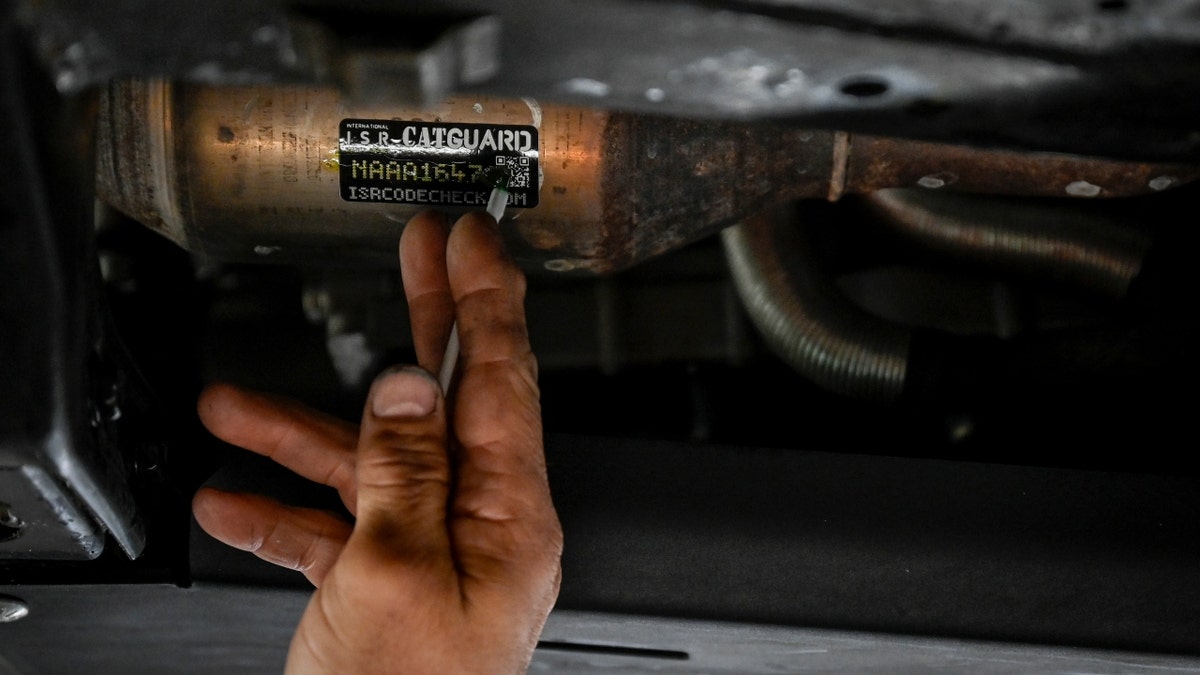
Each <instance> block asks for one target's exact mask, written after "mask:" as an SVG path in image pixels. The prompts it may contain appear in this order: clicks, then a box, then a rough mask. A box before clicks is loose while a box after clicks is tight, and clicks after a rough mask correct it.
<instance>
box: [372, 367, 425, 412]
mask: <svg viewBox="0 0 1200 675" xmlns="http://www.w3.org/2000/svg"><path fill="white" fill-rule="evenodd" d="M437 386H438V385H437V381H436V380H434V379H433V376H431V375H430V374H429V373H426V372H425V371H424V370H421V369H420V368H399V369H394V370H389V371H387V372H385V373H384V374H383V375H380V376H379V379H378V380H376V381H375V391H374V394H373V398H372V400H371V411H372V412H374V413H375V416H376V417H424V416H426V415H428V414H430V413H432V412H433V409H434V407H435V406H436V405H437Z"/></svg>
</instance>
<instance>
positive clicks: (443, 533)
mask: <svg viewBox="0 0 1200 675" xmlns="http://www.w3.org/2000/svg"><path fill="white" fill-rule="evenodd" d="M400 259H401V272H402V275H403V279H404V289H405V294H406V295H407V297H408V303H409V313H410V318H411V320H412V326H413V340H414V344H415V347H416V352H417V361H418V363H419V364H420V366H421V368H422V369H423V370H420V369H416V368H407V369H393V370H390V371H388V372H387V373H384V374H383V375H381V376H380V377H379V378H378V379H377V380H376V381H375V383H374V385H373V386H372V388H371V392H370V394H369V395H368V397H367V402H366V406H365V409H364V411H363V418H362V426H361V427H360V428H355V427H354V426H353V425H350V424H348V423H345V422H342V421H339V420H335V419H333V418H330V417H327V416H325V415H322V414H320V413H317V412H315V411H312V410H309V409H307V408H304V407H303V406H301V405H300V404H298V403H295V402H292V401H287V400H284V399H279V398H276V397H272V396H268V395H264V394H258V393H254V392H249V391H245V390H242V389H238V388H236V387H233V386H230V385H215V386H212V387H209V388H208V389H206V390H205V392H204V393H203V394H202V396H201V398H200V402H199V412H200V417H201V420H202V421H203V422H204V424H205V426H207V427H208V429H209V430H210V431H212V433H213V434H215V435H216V436H218V437H219V438H221V439H223V440H225V441H228V442H230V443H233V444H235V445H239V446H242V447H244V448H247V449H249V450H252V451H254V452H258V453H260V454H263V455H265V456H267V457H270V458H272V459H273V460H275V461H276V462H279V463H280V464H282V465H284V466H286V467H289V468H291V469H292V470H294V471H296V472H297V473H299V474H301V475H303V476H305V477H307V478H309V479H312V480H316V481H319V482H322V483H324V484H326V485H329V486H331V487H334V488H335V489H337V491H338V493H339V494H340V496H341V498H342V501H343V502H344V503H345V505H346V507H347V508H348V509H349V510H350V511H351V513H353V514H355V517H356V519H355V523H354V524H353V526H351V525H350V524H348V523H346V522H345V521H343V520H342V519H341V518H339V517H338V516H336V515H334V514H332V513H327V512H324V511H318V510H313V509H300V508H297V507H291V506H286V505H283V504H280V503H278V502H275V501H273V500H270V499H267V498H265V497H261V496H256V495H246V494H234V493H226V492H220V491H217V490H212V489H205V490H201V491H200V492H199V493H197V495H196V498H195V501H194V503H193V509H194V512H195V515H196V519H197V521H198V522H199V523H200V525H201V527H203V528H204V529H205V530H206V531H207V532H208V533H209V534H211V535H212V536H214V537H216V538H217V539H219V540H221V541H223V542H225V543H227V544H229V545H231V546H235V547H238V548H241V549H244V550H250V551H253V552H254V553H255V554H256V555H258V556H259V557H261V558H263V559H266V560H269V561H271V562H274V563H276V564H280V565H284V566H286V567H290V568H292V569H297V570H300V571H302V572H303V573H304V574H305V575H306V576H307V577H308V579H309V580H310V581H312V583H313V584H314V585H316V586H317V591H316V592H315V593H314V594H313V597H312V599H311V600H310V602H309V605H308V607H307V609H306V610H305V613H304V616H303V618H302V619H301V621H300V625H299V627H298V628H297V629H296V634H295V636H294V637H293V640H292V644H291V648H290V651H289V653H288V671H289V672H295V673H301V672H304V673H307V672H337V673H383V672H405V673H427V672H428V673H435V672H436V673H447V672H453V673H511V672H520V671H523V670H524V669H525V668H526V667H527V665H528V663H529V659H530V657H531V655H532V652H533V648H534V646H535V644H536V642H537V637H538V635H539V634H540V632H541V629H542V626H543V624H544V622H545V620H546V615H547V614H548V613H549V611H550V608H551V606H552V605H553V604H554V600H555V598H556V597H557V594H558V584H559V574H560V566H559V557H560V555H561V550H562V531H561V529H560V527H559V523H558V518H557V516H556V515H555V512H554V507H553V505H552V503H551V501H550V491H549V487H548V485H547V482H546V469H545V458H544V455H543V451H542V428H541V412H540V408H539V403H538V388H537V366H536V362H535V361H534V357H533V354H532V352H531V351H530V347H529V340H528V335H527V332H526V327H525V314H524V308H523V302H524V293H525V280H524V277H523V276H522V275H521V272H520V270H519V269H518V268H517V267H516V266H515V265H513V263H512V262H511V260H510V259H509V258H508V257H507V255H506V254H505V253H504V250H503V244H502V242H501V239H500V236H499V233H498V231H497V229H496V226H495V223H494V221H493V220H492V219H491V217H490V216H488V215H486V214H481V213H477V214H469V215H467V216H464V217H463V218H462V219H460V220H459V222H458V223H457V224H456V225H455V226H454V228H453V229H452V230H451V231H450V232H449V234H447V232H446V227H445V225H444V224H443V222H442V217H441V216H440V215H437V214H433V213H424V214H421V215H419V216H417V217H415V218H414V219H413V220H412V221H410V222H409V224H408V226H407V227H406V228H405V230H404V234H403V236H402V238H401V241H400ZM455 318H457V321H458V330H459V335H460V340H461V344H462V352H461V357H460V358H461V362H460V363H461V366H460V379H459V382H458V385H457V387H456V389H455V390H454V396H453V399H452V401H449V402H448V401H447V400H446V399H445V398H444V396H443V392H442V391H441V389H440V387H439V386H438V384H437V382H436V381H435V380H434V379H433V377H432V376H431V375H429V373H430V372H434V371H436V370H437V368H438V365H439V363H440V361H441V359H442V355H443V350H444V349H445V345H446V340H447V338H448V336H449V333H450V328H451V325H452V323H453V322H454V320H455ZM448 404H449V405H448ZM448 413H449V417H448Z"/></svg>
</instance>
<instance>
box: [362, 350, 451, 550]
mask: <svg viewBox="0 0 1200 675" xmlns="http://www.w3.org/2000/svg"><path fill="white" fill-rule="evenodd" d="M356 470H357V473H358V475H357V478H358V504H357V507H358V510H357V516H358V521H357V524H356V526H355V530H356V534H357V533H358V531H360V530H361V531H362V534H364V535H366V536H367V537H368V538H370V539H373V540H374V541H376V542H377V543H380V544H385V545H387V546H389V547H391V548H394V549H395V550H405V551H410V552H415V551H425V552H429V551H445V550H447V549H448V546H449V542H448V535H447V533H446V503H447V500H448V498H449V495H450V475H451V473H450V459H449V454H448V452H447V439H446V405H445V399H444V398H443V396H442V391H441V387H439V386H438V383H437V381H436V380H434V378H433V376H432V375H430V374H429V373H427V372H426V371H424V370H421V369H420V368H415V367H405V368H393V369H390V370H388V371H385V372H384V373H383V374H382V375H380V376H379V377H378V378H376V380H375V382H374V384H372V385H371V392H370V394H369V395H368V396H367V404H366V407H365V409H364V410H363V422H362V428H361V431H360V434H359V439H358V462H357V468H356ZM431 547H432V548H431Z"/></svg>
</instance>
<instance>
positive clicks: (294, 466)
mask: <svg viewBox="0 0 1200 675" xmlns="http://www.w3.org/2000/svg"><path fill="white" fill-rule="evenodd" d="M197 410H198V412H199V414H200V420H201V421H202V422H203V423H204V426H205V427H207V428H208V430H209V431H211V432H212V433H213V435H215V436H216V437H217V438H220V439H221V440H223V441H225V442H227V443H232V444H233V445H237V446H240V447H243V448H246V449H247V450H251V451H253V452H257V453H258V454H260V455H263V456H265V457H268V458H270V459H272V460H274V461H276V462H278V463H279V464H281V465H283V466H285V467H287V468H289V469H291V470H292V471H295V472H296V473H298V474H300V475H301V476H304V477H305V478H308V479H309V480H313V481H317V482H319V483H322V484H324V485H328V486H330V487H333V488H335V489H336V490H337V491H338V494H340V495H341V497H342V502H343V503H345V505H346V508H348V509H350V511H351V513H353V512H354V504H355V484H354V464H355V446H356V445H357V443H358V429H356V428H355V427H354V425H352V424H350V423H348V422H345V421H343V420H339V419H336V418H334V417H330V416H329V415H325V414H324V413H320V412H317V411H315V410H312V409H310V408H307V407H305V406H303V405H301V404H300V403H297V402H296V401H292V400H289V399H285V398H281V397H277V396H271V395H269V394H262V393H258V392H254V391H250V390H248V389H242V388H240V387H236V386H234V385H231V384H224V383H219V384H214V385H210V386H209V387H208V388H206V389H205V390H204V392H203V393H201V395H200V400H199V403H198V404H197Z"/></svg>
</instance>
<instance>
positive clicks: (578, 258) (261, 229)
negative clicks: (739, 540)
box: [97, 81, 1200, 273]
mask: <svg viewBox="0 0 1200 675" xmlns="http://www.w3.org/2000/svg"><path fill="white" fill-rule="evenodd" d="M346 120H375V121H378V122H379V123H380V124H381V125H384V126H386V125H387V124H390V123H393V122H396V121H412V122H416V123H420V124H424V125H426V126H430V125H438V124H445V123H454V124H463V125H484V126H485V127H487V128H494V129H507V128H512V127H519V128H521V129H534V130H536V134H537V138H538V143H537V149H536V151H535V152H534V153H531V154H533V156H535V157H536V160H537V163H538V167H539V171H538V176H537V178H536V181H537V186H536V191H537V192H536V195H537V199H536V200H535V201H536V202H537V204H536V206H533V207H531V208H525V209H522V208H510V209H509V214H510V215H509V216H507V217H506V219H505V222H504V223H503V231H504V233H505V236H506V239H507V241H508V244H509V247H510V250H511V251H512V252H513V254H514V256H515V257H516V258H517V260H518V262H519V263H520V264H521V265H522V267H523V268H525V269H526V270H527V271H546V270H549V271H551V272H557V273H561V272H572V271H579V272H590V273H608V272H613V271H617V270H620V269H623V268H626V267H629V266H631V265H633V264H636V263H637V262H639V261H641V260H645V259H648V258H650V257H653V256H657V255H661V254H663V253H666V252H668V251H671V250H673V249H676V248H679V247H681V246H683V245H685V244H687V243H689V242H691V241H695V240H697V239H700V238H703V237H706V236H708V235H711V234H714V233H716V232H717V231H719V230H721V229H722V228H724V227H726V226H729V225H732V224H734V223H736V222H739V221H741V220H743V219H745V218H747V217H749V216H751V215H753V214H755V213H757V212H759V211H761V210H763V209H764V208H767V207H769V206H773V205H778V204H782V203H787V202H790V201H792V200H795V199H804V198H818V199H837V198H839V197H840V196H841V195H842V194H845V193H848V192H870V191H873V190H876V189H880V188H887V187H915V186H919V187H922V188H924V189H929V190H943V189H945V190H961V191H974V192H992V193H1004V194H1030V195H1068V196H1079V197H1087V196H1121V195H1129V194H1143V193H1149V192H1154V191H1157V190H1160V189H1164V188H1167V187H1171V186H1174V185H1177V184H1182V183H1185V182H1188V181H1190V180H1192V179H1194V178H1195V177H1196V176H1197V175H1198V174H1200V169H1198V168H1197V167H1195V166H1190V165H1152V164H1138V163H1130V162H1113V161H1108V160H1100V159H1094V158H1085V157H1074V156H1068V155H1049V154H1044V153H1043V154H1039V153H1017V152H1007V151H993V150H979V149H970V148H960V147H957V146H948V145H940V144H934V143H918V142H910V141H900V140H892V139H878V138H873V137H866V136H851V135H849V134H845V133H841V132H828V131H810V130H804V129H796V128H792V127H786V126H769V125H762V124H747V123H732V122H699V121H689V120H681V119H675V118H662V117H651V116H644V115H632V114H626V113H620V112H609V111H601V110H594V109H590V108H576V107H568V106H559V105H550V104H539V103H538V102H536V101H532V100H522V99H490V98H475V97H459V98H452V99H449V100H447V101H445V102H444V103H442V104H441V105H438V106H434V107H429V108H403V107H395V106H385V105H384V104H353V103H350V102H348V101H346V100H343V99H342V97H341V96H340V95H339V94H338V92H337V91H336V90H334V89H313V88H299V87H245V88H237V87H230V88H218V87H209V86H199V85H183V84H173V83H169V82H164V81H117V82H114V83H113V84H111V85H110V87H109V88H108V90H107V91H106V92H105V94H104V96H103V100H102V103H101V111H100V120H99V125H98V133H97V143H98V148H97V184H98V185H97V191H98V194H99V195H100V196H101V198H102V199H104V200H105V201H107V202H108V203H110V204H111V205H113V206H114V207H116V208H117V209H119V210H121V211H123V212H124V213H127V214H129V215H130V216H132V217H134V218H136V219H137V220H139V221H141V222H142V223H144V224H146V225H147V226H149V227H151V228H153V229H155V230H157V231H159V232H160V233H162V234H163V235H165V236H167V237H168V238H170V239H172V240H173V241H175V242H177V243H178V244H180V245H181V246H183V247H184V248H187V249H188V250H190V251H192V252H193V253H195V254H197V255H198V256H200V257H207V258H213V259H217V260H224V261H278V262H290V263H302V264H311V265H343V266H345V265H354V266H363V265H367V266H375V267H380V268H386V267H390V266H392V265H393V264H394V261H395V247H396V242H397V240H398V238H399V234H400V231H401V229H402V228H403V226H404V223H405V222H407V220H408V219H409V218H410V217H412V216H413V215H414V214H416V213H417V212H419V211H420V210H422V209H424V208H429V206H423V205H416V204H404V203H384V202H376V201H347V199H345V198H344V197H345V192H344V190H343V188H344V187H345V186H344V185H341V183H342V182H344V180H345V179H344V172H343V169H344V168H345V163H344V162H342V161H341V160H342V159H343V158H342V156H341V151H342V148H343V147H347V146H345V145H344V144H343V142H342V141H341V140H340V139H341V138H342V136H341V135H340V134H341V133H342V131H343V129H342V125H343V123H345V121H346ZM1048 167H1049V168H1052V169H1053V172H1051V171H1049V170H1048ZM532 201H534V200H531V202H532ZM517 206H519V205H517ZM439 208H445V210H448V211H452V212H453V211H455V210H466V208H467V207H466V206H461V207H460V206H453V205H451V206H450V207H448V208H447V207H444V206H443V207H439Z"/></svg>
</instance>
